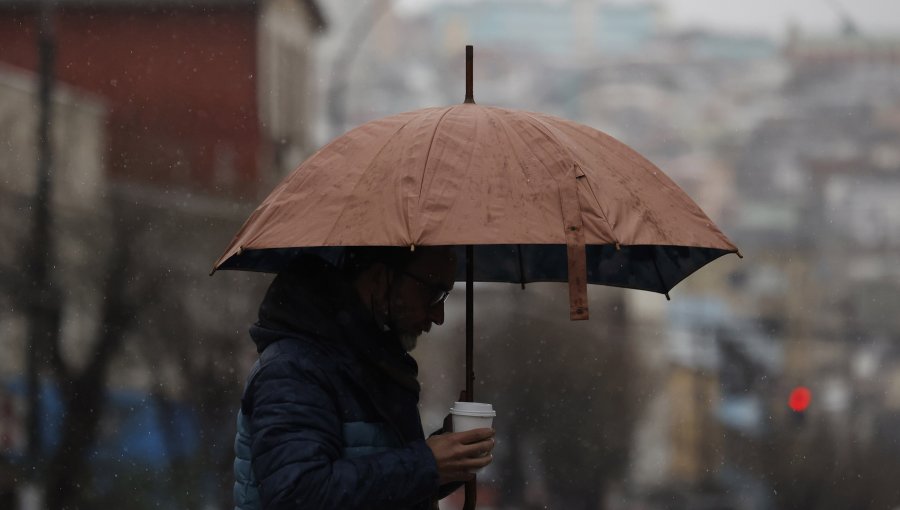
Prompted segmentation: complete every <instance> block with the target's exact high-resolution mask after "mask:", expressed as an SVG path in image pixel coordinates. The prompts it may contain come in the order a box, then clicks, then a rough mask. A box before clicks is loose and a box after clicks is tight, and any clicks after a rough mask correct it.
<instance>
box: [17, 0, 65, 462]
mask: <svg viewBox="0 0 900 510" xmlns="http://www.w3.org/2000/svg"><path fill="white" fill-rule="evenodd" d="M54 2H55V0H41V1H40V3H39V11H38V31H37V32H38V40H37V45H38V59H39V62H38V80H39V82H38V122H37V132H36V142H37V143H36V145H37V168H36V169H37V179H36V180H37V186H36V189H35V193H34V198H33V201H32V204H33V205H32V215H33V217H32V224H31V227H32V230H31V246H30V250H29V253H28V254H27V259H26V264H25V265H26V267H27V275H28V280H27V282H26V285H28V286H30V289H29V291H30V292H28V298H29V309H28V312H29V313H28V346H27V349H26V351H27V359H26V372H27V375H26V378H27V384H28V389H27V392H28V396H27V398H28V418H27V420H28V423H27V426H28V451H27V453H28V460H29V466H30V467H32V468H36V467H38V466H39V465H40V464H41V462H40V457H41V444H42V443H43V438H42V433H41V432H42V430H41V429H42V425H43V420H42V416H41V394H40V373H41V369H42V368H43V366H44V363H43V360H45V359H46V353H47V352H48V348H49V347H50V346H51V345H52V344H51V342H56V338H57V335H58V332H59V306H58V302H59V300H58V298H57V292H56V289H54V288H53V287H52V282H51V280H50V278H49V272H48V268H49V267H50V260H51V254H52V251H53V243H52V238H51V235H50V227H51V223H52V222H51V220H52V218H51V204H50V201H51V187H50V184H51V177H52V173H53V143H52V139H51V127H52V126H51V124H52V119H53V115H52V114H53V112H52V99H53V89H54V65H55V60H56V59H55V56H56V55H55V53H56V30H55V25H54V22H55V20H54V17H55V10H56V8H55V7H56V6H55V4H54ZM34 471H38V472H39V471H40V469H37V470H34Z"/></svg>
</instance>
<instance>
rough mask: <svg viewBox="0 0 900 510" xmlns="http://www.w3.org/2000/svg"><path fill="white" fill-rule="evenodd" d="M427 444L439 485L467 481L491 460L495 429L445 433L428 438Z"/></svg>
mask: <svg viewBox="0 0 900 510" xmlns="http://www.w3.org/2000/svg"><path fill="white" fill-rule="evenodd" d="M426 442H427V444H428V447H429V448H431V453H433V454H434V458H435V460H437V468H438V475H440V478H441V485H444V484H445V483H448V482H465V481H469V480H471V479H472V478H473V477H474V476H475V475H474V474H473V471H475V470H476V469H478V468H482V467H484V466H487V465H488V464H490V463H491V461H492V460H494V457H493V455H491V451H493V449H494V429H473V430H467V431H465V432H448V433H446V434H439V435H435V436H431V437H429V438H428V439H427V440H426Z"/></svg>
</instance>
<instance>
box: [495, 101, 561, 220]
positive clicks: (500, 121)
mask: <svg viewBox="0 0 900 510" xmlns="http://www.w3.org/2000/svg"><path fill="white" fill-rule="evenodd" d="M484 111H485V112H487V113H488V114H490V115H491V116H493V117H494V119H495V120H496V121H497V123H498V124H499V125H500V126H502V127H503V134H505V135H506V139H507V140H508V141H509V142H510V144H512V136H511V134H510V132H512V133H515V134H516V135H517V137H518V139H519V140H520V141H521V142H522V143H523V145H524V146H525V147H526V148H528V151H529V152H530V153H531V154H532V156H534V157H535V159H536V160H538V161H541V159H540V158H538V157H537V155H536V154H535V153H534V151H533V150H531V145H529V144H528V143H527V142H526V141H525V139H524V138H522V137H521V136H520V135H519V133H518V132H517V131H516V130H515V129H509V126H507V124H506V122H505V121H504V120H503V118H502V117H501V116H500V115H497V114H496V113H495V112H494V111H493V109H491V108H484ZM512 154H513V156H515V158H516V162H517V163H518V164H519V170H520V171H521V170H522V169H523V168H524V167H525V165H523V164H522V159H521V158H520V157H519V153H518V152H513V153H512ZM539 166H540V167H541V168H542V169H543V170H544V171H545V172H546V173H547V174H549V175H550V177H551V178H552V179H553V180H554V181H556V178H555V177H554V176H553V174H551V173H550V172H548V171H547V166H546V165H539ZM523 177H525V183H526V184H528V186H529V188H532V189H534V187H533V186H532V185H531V183H530V182H528V179H527V177H528V176H527V175H524V173H523ZM557 186H558V184H557ZM541 216H543V218H544V220H545V221H548V222H552V221H554V220H555V218H548V217H547V214H545V213H544V210H543V209H541Z"/></svg>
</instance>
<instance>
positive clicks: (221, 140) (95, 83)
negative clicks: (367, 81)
mask: <svg viewBox="0 0 900 510" xmlns="http://www.w3.org/2000/svg"><path fill="white" fill-rule="evenodd" d="M55 5H56V6H57V7H56V10H55V12H54V15H53V17H54V23H55V37H56V44H57V48H58V53H57V58H56V66H55V70H56V75H57V78H58V79H59V80H60V81H61V82H63V83H67V84H70V85H72V86H74V87H77V88H79V89H82V90H85V91H89V92H91V93H93V94H95V95H98V96H100V97H102V98H104V100H105V101H106V103H107V105H108V108H109V122H108V125H107V133H106V135H107V136H108V139H109V146H108V151H107V153H106V154H105V155H104V160H105V162H106V166H107V168H108V171H109V172H110V174H111V175H114V176H116V177H117V178H126V179H129V180H136V181H139V182H145V183H152V184H154V185H156V186H169V187H171V186H175V187H183V188H189V189H193V190H198V191H203V192H207V193H218V194H223V195H227V196H246V197H251V198H255V197H256V196H257V195H258V194H259V193H261V192H263V191H265V190H266V189H268V188H267V186H266V185H270V184H272V181H273V180H274V179H275V178H276V177H278V176H279V175H281V174H282V173H283V172H284V171H285V168H286V167H290V166H292V165H296V164H297V163H298V161H296V160H298V159H299V158H300V157H301V156H303V155H304V154H307V153H309V151H311V149H312V147H311V145H310V141H309V139H308V138H309V134H308V133H307V132H306V121H305V120H304V119H306V118H307V116H308V111H309V104H308V103H309V102H310V101H311V95H310V87H311V86H312V84H311V83H309V72H308V71H309V60H310V57H309V52H310V50H311V44H310V43H311V39H312V37H314V34H315V33H316V32H317V31H318V30H320V29H321V28H322V27H324V23H325V22H324V19H323V18H322V16H321V12H320V10H319V7H318V5H317V4H316V3H315V2H313V1H306V0H296V1H294V0H285V1H277V0H272V1H263V2H255V1H249V0H247V1H245V0H208V1H199V2H191V3H183V2H176V1H170V0H146V1H136V2H131V1H129V2H122V1H117V0H100V1H81V0H64V1H62V2H58V3H56V4H55ZM38 6H39V2H38V1H36V0H4V1H3V2H0V13H2V16H0V46H2V47H3V48H4V51H3V53H2V54H0V61H2V62H4V63H6V64H9V65H14V66H17V67H20V68H23V69H28V70H35V69H36V68H37V62H38V59H37V53H36V38H37V35H36V34H37V30H38V26H37V13H38Z"/></svg>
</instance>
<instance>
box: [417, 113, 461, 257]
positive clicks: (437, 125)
mask: <svg viewBox="0 0 900 510" xmlns="http://www.w3.org/2000/svg"><path fill="white" fill-rule="evenodd" d="M454 108H456V107H455V106H450V107H448V108H447V109H446V110H445V111H444V113H442V114H441V117H440V118H439V119H438V120H437V122H436V123H435V124H434V131H433V132H432V133H431V140H430V141H429V142H428V150H427V151H426V152H425V163H424V164H423V165H422V178H421V179H419V195H418V197H417V199H418V201H417V204H416V205H417V206H418V208H419V210H421V208H422V191H423V190H424V188H425V173H426V172H427V171H428V160H429V159H430V158H431V148H432V147H433V146H434V139H435V138H437V132H438V129H440V128H441V122H443V120H444V117H446V116H447V114H448V113H450V112H451V111H452V110H453V109H454ZM409 220H410V214H409V209H407V211H406V237H407V238H409V239H410V240H413V239H418V237H413V233H412V227H411V226H410V221H409ZM419 227H420V229H419V230H420V233H421V232H423V231H424V230H425V226H424V225H419Z"/></svg>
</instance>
